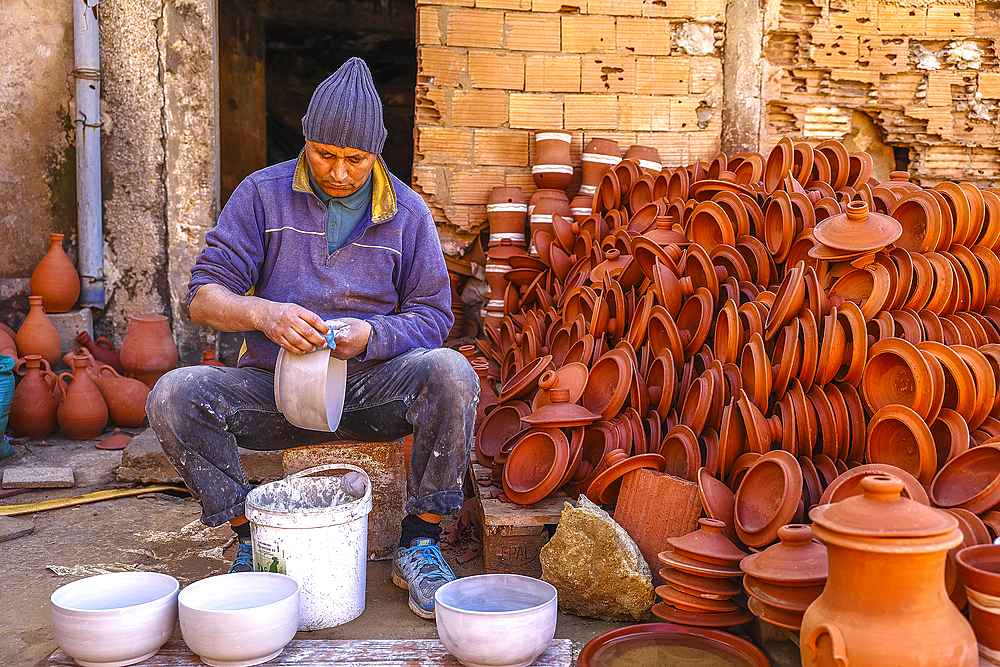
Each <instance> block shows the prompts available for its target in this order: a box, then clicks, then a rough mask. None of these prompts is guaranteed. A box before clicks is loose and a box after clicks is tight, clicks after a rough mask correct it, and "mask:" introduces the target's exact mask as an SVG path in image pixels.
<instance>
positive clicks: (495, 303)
mask: <svg viewBox="0 0 1000 667" xmlns="http://www.w3.org/2000/svg"><path fill="white" fill-rule="evenodd" d="M491 308H492V309H493V310H497V309H499V310H503V299H490V300H489V301H487V302H486V309H487V310H489V309H491Z"/></svg>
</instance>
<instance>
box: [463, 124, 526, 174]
mask: <svg viewBox="0 0 1000 667" xmlns="http://www.w3.org/2000/svg"><path fill="white" fill-rule="evenodd" d="M528 136H529V135H528V131H527V130H476V133H475V138H474V142H475V145H474V149H473V150H474V162H475V164H477V165H484V166H490V165H497V166H504V167H526V166H528V143H529V142H528Z"/></svg>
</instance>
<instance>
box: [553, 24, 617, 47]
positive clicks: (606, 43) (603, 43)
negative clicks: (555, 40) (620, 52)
mask: <svg viewBox="0 0 1000 667" xmlns="http://www.w3.org/2000/svg"><path fill="white" fill-rule="evenodd" d="M615 49H616V42H615V20H614V19H613V18H611V17H610V16H563V17H562V50H563V51H565V52H567V53H590V52H593V51H601V52H613V51H614V50H615Z"/></svg>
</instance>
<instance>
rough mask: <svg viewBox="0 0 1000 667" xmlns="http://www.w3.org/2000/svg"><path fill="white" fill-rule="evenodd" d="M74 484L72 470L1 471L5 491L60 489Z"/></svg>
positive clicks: (40, 468)
mask: <svg viewBox="0 0 1000 667" xmlns="http://www.w3.org/2000/svg"><path fill="white" fill-rule="evenodd" d="M74 483H75V480H74V477H73V469H72V468H43V467H40V466H39V467H22V468H7V469H5V470H4V471H3V484H2V485H0V486H3V488H5V489H62V488H66V487H70V486H73V484H74Z"/></svg>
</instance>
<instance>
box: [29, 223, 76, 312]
mask: <svg viewBox="0 0 1000 667" xmlns="http://www.w3.org/2000/svg"><path fill="white" fill-rule="evenodd" d="M49 241H50V243H49V250H48V252H46V253H45V256H44V257H42V259H41V261H40V262H38V266H36V267H35V270H34V271H33V272H32V273H31V293H32V294H33V295H34V296H40V297H42V304H43V305H44V306H45V310H46V311H48V312H50V313H65V312H67V311H68V310H69V309H70V308H72V307H73V304H74V303H76V300H77V299H78V298H80V276H79V275H77V273H76V267H75V266H73V263H72V262H71V261H69V257H67V256H66V253H65V252H64V251H63V248H62V241H63V235H62V234H49Z"/></svg>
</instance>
